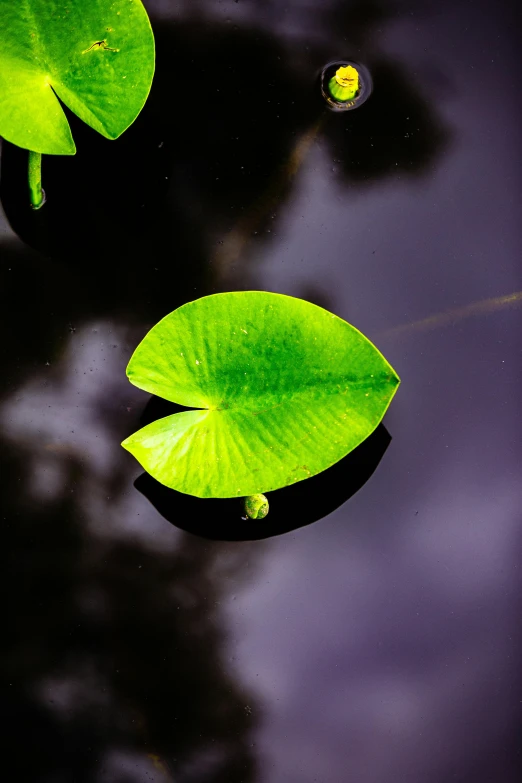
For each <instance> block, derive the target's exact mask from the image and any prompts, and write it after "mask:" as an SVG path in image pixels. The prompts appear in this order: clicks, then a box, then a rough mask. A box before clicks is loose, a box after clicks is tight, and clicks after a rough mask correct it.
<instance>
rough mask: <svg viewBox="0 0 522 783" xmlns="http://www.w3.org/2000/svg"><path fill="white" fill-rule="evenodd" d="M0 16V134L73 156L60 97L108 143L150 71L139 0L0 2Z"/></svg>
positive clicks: (127, 121) (133, 112) (132, 113)
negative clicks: (0, 24)
mask: <svg viewBox="0 0 522 783" xmlns="http://www.w3.org/2000/svg"><path fill="white" fill-rule="evenodd" d="M0 17H1V19H2V42H1V47H0V136H3V137H4V138H5V139H7V140H8V141H11V142H12V143H13V144H17V145H18V146H19V147H24V148H26V149H29V150H33V151H35V152H40V153H46V154H55V155H73V154H74V153H75V151H76V149H75V145H74V141H73V138H72V135H71V130H70V127H69V123H68V122H67V119H66V117H65V114H64V112H63V110H62V107H61V106H60V100H61V101H63V103H64V104H65V105H66V106H68V108H69V109H71V110H72V111H73V112H74V113H75V114H77V115H78V116H79V117H80V118H81V119H82V120H83V121H84V122H86V123H87V124H88V125H90V126H91V127H92V128H94V129H95V130H97V131H99V133H101V134H102V135H103V136H106V137H107V138H109V139H115V138H117V137H118V136H119V135H120V134H121V133H123V131H124V130H125V129H126V128H128V126H129V125H131V123H132V122H133V121H134V120H135V118H136V117H137V115H138V114H139V112H140V111H141V109H142V107H143V104H144V103H145V100H146V99H147V96H148V94H149V90H150V85H151V82H152V76H153V73H154V38H153V35H152V30H151V27H150V23H149V19H148V16H147V13H146V11H145V8H144V7H143V5H142V3H141V2H140V0H88V1H87V0H0ZM58 99H60V100H58Z"/></svg>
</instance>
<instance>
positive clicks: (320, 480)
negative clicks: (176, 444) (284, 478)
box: [134, 403, 391, 541]
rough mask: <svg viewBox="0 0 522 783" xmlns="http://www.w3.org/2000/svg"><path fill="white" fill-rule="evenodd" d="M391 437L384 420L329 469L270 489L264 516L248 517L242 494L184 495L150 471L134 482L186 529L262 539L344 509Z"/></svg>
mask: <svg viewBox="0 0 522 783" xmlns="http://www.w3.org/2000/svg"><path fill="white" fill-rule="evenodd" d="M168 405H170V403H166V404H164V405H163V406H158V407H157V408H156V410H157V411H159V410H163V415H165V416H167V415H169V414H170V413H174V412H176V411H175V410H172V409H170V410H168V409H167V406H168ZM154 407H155V406H154ZM177 407H178V406H176V408H177ZM147 418H148V417H147ZM150 420H151V421H153V420H154V419H153V418H151V419H150ZM390 441H391V436H390V435H389V433H388V431H387V430H386V428H385V427H384V425H382V424H380V425H379V426H378V427H377V429H376V430H375V431H374V432H373V433H372V434H371V435H370V437H369V438H367V439H366V440H365V441H364V443H361V445H360V446H358V447H357V448H356V449H355V450H354V451H352V452H351V453H350V454H348V455H347V456H346V457H344V459H342V460H340V461H339V462H337V463H336V464H335V465H333V466H332V467H331V468H329V469H328V470H325V471H323V472H322V473H319V474H318V475H317V476H313V477H312V478H309V479H306V480H305V481H299V482H298V483H297V484H293V485H292V486H290V487H284V488H283V489H278V490H275V491H274V492H270V493H269V496H268V499H269V502H270V513H269V515H268V517H266V518H265V519H263V520H251V519H245V518H244V511H243V501H242V500H241V499H238V498H230V499H228V498H227V499H214V498H209V499H207V498H205V499H201V498H196V497H193V496H191V495H184V494H183V493H181V492H176V491H175V490H172V489H169V488H168V487H165V486H163V484H160V483H159V482H158V481H156V479H154V478H152V476H150V475H149V474H148V473H142V474H141V475H140V476H139V477H138V478H137V479H136V481H135V482H134V486H135V487H136V489H137V490H138V491H139V492H141V493H142V494H143V495H145V497H146V498H147V500H149V501H150V502H151V503H152V505H153V506H154V507H155V508H156V510H157V511H158V512H159V513H160V514H161V515H162V516H163V517H165V519H167V520H168V521H169V522H170V523H171V524H173V525H175V526H176V527H179V528H181V530H186V531H187V532H189V533H194V534H196V535H199V536H203V537H204V538H210V539H212V540H214V541H257V540H260V539H264V538H271V537H273V536H279V535H282V534H283V533H288V532H290V531H291V530H297V529H298V528H300V527H304V526H305V525H310V524H311V523H313V522H317V521H318V520H320V519H322V518H323V517H325V516H327V515H328V514H331V513H332V511H335V509H336V508H339V506H341V505H342V504H343V503H345V502H346V501H347V500H348V499H349V498H351V497H352V495H355V493H356V492H358V491H359V489H361V487H362V486H364V484H366V482H367V481H368V479H369V478H370V477H371V476H372V474H373V473H374V471H375V470H376V468H377V466H378V464H379V462H380V461H381V459H382V457H383V456H384V453H385V451H386V449H387V448H388V445H389V443H390Z"/></svg>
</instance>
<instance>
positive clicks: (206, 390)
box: [122, 291, 399, 497]
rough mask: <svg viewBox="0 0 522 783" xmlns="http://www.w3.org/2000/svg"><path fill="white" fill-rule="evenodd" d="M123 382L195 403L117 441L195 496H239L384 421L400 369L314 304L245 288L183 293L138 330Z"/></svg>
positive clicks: (330, 459) (312, 471)
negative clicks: (185, 299)
mask: <svg viewBox="0 0 522 783" xmlns="http://www.w3.org/2000/svg"><path fill="white" fill-rule="evenodd" d="M127 375H128V378H129V380H130V381H131V383H133V384H134V385H135V386H138V387H139V388H141V389H144V390H145V391H148V392H150V393H151V394H156V395H158V396H159V397H163V398H164V399H166V400H170V401H172V402H176V403H179V404H181V405H184V406H187V407H192V408H199V409H200V410H190V411H185V412H183V413H177V414H174V415H172V416H168V417H166V418H163V419H160V420H159V421H155V422H153V423H152V424H149V425H148V426H146V427H144V428H143V429H141V430H140V431H139V432H137V433H135V434H134V435H131V436H130V437H129V438H127V439H126V440H125V441H124V442H123V444H122V445H123V446H124V447H125V448H126V449H128V451H130V452H131V453H132V454H134V456H135V457H136V459H137V460H138V461H139V462H140V463H141V465H142V466H143V467H144V468H145V470H147V471H148V472H149V473H150V474H151V475H152V476H153V477H154V478H156V479H157V480H158V481H160V482H161V483H162V484H165V485H166V486H168V487H171V488H173V489H176V490H178V491H180V492H185V493H187V494H191V495H196V496H198V497H234V496H237V497H244V496H249V495H256V494H258V493H262V492H268V491H269V490H273V489H277V488H280V487H284V486H287V485H289V484H293V483H295V482H297V481H301V480H303V479H306V478H308V477H310V476H314V475H316V474H317V473H320V472H321V471H323V470H325V469H326V468H328V467H330V466H331V465H333V464H334V463H335V462H337V461H338V460H340V459H341V458H342V457H344V456H345V455H346V454H348V453H349V452H350V451H352V449H354V448H355V447H356V446H358V445H359V444H360V443H361V442H362V441H363V440H365V439H366V438H367V437H368V435H370V434H371V432H373V430H374V429H375V428H376V427H377V425H378V424H379V422H380V421H381V420H382V418H383V416H384V414H385V412H386V409H387V408H388V406H389V404H390V402H391V399H392V397H393V395H394V394H395V391H396V390H397V386H398V384H399V378H398V376H397V375H396V373H395V372H394V370H393V369H392V367H391V366H390V365H389V364H388V362H387V361H386V359H385V358H384V357H383V356H382V354H381V353H380V352H379V351H378V350H377V348H375V346H374V345H372V343H371V342H370V341H369V340H368V339H367V338H366V337H364V336H363V335H362V334H361V333H360V332H359V331H358V330H357V329H355V328H354V327H353V326H351V325H350V324H348V323H346V321H343V320H342V319H341V318H338V317H337V316H335V315H333V314H332V313H329V312H328V311H326V310H323V309H322V308H321V307H317V306H316V305H313V304H310V303H309V302H305V301H303V300H301V299H294V298H292V297H289V296H283V295H281V294H272V293H265V292H261V291H244V292H236V293H227V294H215V295H213V296H208V297H204V298H202V299H198V300H197V301H195V302H190V303H188V304H186V305H183V306H182V307H180V308H178V309H177V310H175V311H174V312H173V313H170V315H167V316H166V317H165V318H164V319H163V320H162V321H160V322H159V324H157V325H156V326H155V327H154V328H153V329H152V330H151V331H150V332H149V333H148V334H147V335H146V337H145V338H144V339H143V341H142V342H141V343H140V345H139V346H138V347H137V349H136V351H135V352H134V354H133V356H132V358H131V360H130V362H129V365H128V367H127Z"/></svg>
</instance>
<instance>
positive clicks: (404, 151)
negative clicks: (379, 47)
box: [325, 60, 449, 186]
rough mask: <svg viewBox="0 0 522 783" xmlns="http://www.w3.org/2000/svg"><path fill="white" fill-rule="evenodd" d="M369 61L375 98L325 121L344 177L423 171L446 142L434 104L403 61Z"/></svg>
mask: <svg viewBox="0 0 522 783" xmlns="http://www.w3.org/2000/svg"><path fill="white" fill-rule="evenodd" d="M367 65H368V67H369V68H370V70H371V73H372V78H373V94H372V96H371V98H370V99H369V100H368V101H367V102H366V103H365V104H364V106H362V107H361V109H360V110H359V109H358V110H356V111H352V112H347V114H341V115H336V117H335V121H333V122H329V123H328V124H327V125H326V126H325V136H326V138H327V139H328V142H329V145H330V149H331V153H332V155H333V156H334V158H335V160H336V163H337V165H338V170H339V172H340V174H341V176H342V178H343V179H344V180H345V182H346V183H347V184H349V185H352V186H353V185H357V186H360V185H362V184H364V183H367V184H371V183H372V182H373V181H374V180H375V179H379V180H380V179H383V178H385V177H387V176H390V175H394V176H396V175H397V174H409V175H421V174H423V172H424V171H425V170H426V167H428V166H429V164H430V162H431V161H432V160H433V158H434V155H435V153H436V152H440V151H441V150H442V149H443V148H444V146H445V145H446V143H447V141H448V139H449V135H448V131H447V130H446V128H445V127H444V126H443V125H442V123H441V122H440V120H438V118H437V116H436V113H435V111H434V109H433V107H432V106H431V105H430V104H429V103H426V102H424V101H423V100H421V99H420V98H419V95H418V93H417V90H416V88H415V84H414V81H413V79H412V77H411V75H410V74H408V73H407V71H406V70H405V69H404V68H403V67H402V66H399V65H398V64H395V63H389V62H386V61H384V60H370V61H369V62H367ZM348 115H349V116H348ZM348 151H349V154H347V153H348Z"/></svg>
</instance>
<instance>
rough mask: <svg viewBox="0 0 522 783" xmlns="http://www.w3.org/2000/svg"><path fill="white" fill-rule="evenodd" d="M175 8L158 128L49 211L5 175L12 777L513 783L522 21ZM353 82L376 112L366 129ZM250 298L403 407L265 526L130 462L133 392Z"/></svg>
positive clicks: (138, 130)
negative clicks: (285, 315) (185, 311)
mask: <svg viewBox="0 0 522 783" xmlns="http://www.w3.org/2000/svg"><path fill="white" fill-rule="evenodd" d="M145 4H146V6H147V9H148V11H149V13H150V16H151V20H152V23H153V27H154V31H155V35H156V40H157V47H158V61H157V73H156V77H155V82H154V85H153V89H152V93H151V96H150V100H149V102H148V103H147V105H146V107H145V109H144V111H143V112H142V114H141V115H140V117H139V118H138V120H137V121H136V123H135V124H134V125H133V126H132V128H130V129H129V130H128V131H127V132H126V133H125V134H124V136H122V137H121V139H120V140H118V141H117V142H108V141H106V140H104V139H102V138H101V137H99V136H97V135H96V134H95V133H94V132H93V131H91V130H90V129H88V128H86V127H85V126H83V127H82V125H81V124H80V123H79V122H77V121H75V119H74V118H72V119H71V124H72V127H73V134H74V136H75V139H76V143H77V147H78V154H77V156H76V157H74V158H47V159H44V165H43V178H44V187H45V189H46V192H47V197H48V201H47V204H46V205H45V207H44V208H43V209H42V210H41V211H40V212H37V213H32V212H31V211H30V210H28V208H27V204H26V201H27V196H26V192H25V187H26V186H25V166H26V157H25V155H26V154H25V153H24V152H22V151H19V150H17V149H16V148H14V147H12V146H10V145H8V144H4V145H3V150H2V171H1V175H2V176H1V185H0V187H1V198H2V205H3V210H4V213H3V217H2V222H1V224H0V269H1V275H2V286H1V296H2V309H1V314H2V319H3V334H4V345H3V372H2V378H1V399H0V436H1V443H2V448H1V456H0V459H1V464H2V471H1V479H0V481H1V484H2V486H1V493H2V521H3V530H4V540H3V548H2V549H3V558H2V559H3V567H2V569H1V575H2V577H1V578H2V582H3V593H4V596H5V597H6V602H7V605H8V608H7V611H6V612H5V614H4V643H3V652H2V692H3V698H2V711H3V713H4V721H3V725H4V737H5V739H6V748H7V750H8V752H7V753H4V759H3V766H4V778H5V779H6V780H19V781H28V783H29V781H30V782H31V783H33V781H35V782H36V781H38V783H142V781H157V782H158V783H160V782H161V783H167V782H168V781H171V782H172V783H174V782H175V783H315V781H317V782H318V783H346V781H357V783H376V782H379V783H380V781H383V782H384V781H386V783H388V782H389V781H401V783H419V781H423V783H429V782H431V781H433V783H440V782H441V781H450V780H451V781H453V780H454V781H460V783H468V781H469V783H482V781H483V782H484V783H490V782H491V781H495V783H511V782H512V781H513V783H514V781H518V780H519V779H520V778H519V775H520V771H521V770H520V766H521V763H520V761H521V760H520V745H521V728H520V727H521V722H520V718H521V712H522V710H521V707H522V702H521V699H522V696H521V692H522V691H521V687H520V686H521V683H520V679H521V678H520V670H521V667H520V659H521V648H522V645H521V628H520V620H521V609H522V569H521V567H520V555H521V543H522V529H521V516H522V511H521V509H522V482H521V481H520V469H521V461H522V442H521V437H520V436H521V417H520V410H521V402H520V388H521V380H522V378H521V376H522V372H521V366H522V365H521V359H522V355H521V353H522V265H521V261H520V259H521V258H522V253H521V250H522V247H521V245H522V232H521V229H520V205H521V185H522V173H521V171H522V168H521V155H520V133H519V131H520V128H519V120H520V110H521V108H522V97H521V96H522V69H521V68H520V54H519V40H520V39H519V35H520V9H519V8H518V6H517V4H516V3H514V2H513V3H509V2H508V1H507V0H506V2H504V3H501V4H498V5H495V6H494V7H493V6H492V4H491V3H489V2H486V1H485V0H454V1H453V2H448V1H447V0H446V1H444V0H442V1H441V0H439V2H434V0H425V1H423V2H419V0H417V1H416V2H413V0H410V1H409V0H405V2H391V0H390V2H387V1H386V2H385V1H384V0H380V1H377V0H376V1H375V2H371V1H370V2H361V1H359V2H351V0H344V1H342V2H341V1H340V0H287V1H286V2H285V1H284V0H278V1H276V0H264V1H263V0H237V1H236V2H234V0H222V1H221V2H219V1H217V0H216V1H214V2H211V1H210V0H199V1H198V2H196V1H195V0H190V1H189V0H184V1H183V2H181V0H179V1H178V2H176V3H173V2H171V1H170V0H149V2H146V3H145ZM343 58H346V59H348V60H354V61H356V62H361V63H364V64H365V65H366V66H367V67H368V68H369V69H370V72H371V74H372V79H373V85H374V91H373V94H372V96H371V98H370V99H369V100H368V101H367V102H366V103H365V104H364V105H363V106H361V107H360V108H359V109H357V110H355V111H349V112H346V113H342V114H334V113H332V112H329V111H328V110H327V109H326V108H325V105H324V103H322V101H321V96H320V90H319V86H318V81H317V79H318V74H319V73H320V71H321V68H322V67H323V66H324V65H325V64H326V63H327V62H329V61H331V60H337V59H343ZM250 288H254V289H264V290H269V291H277V292H281V293H285V294H291V295H294V296H299V297H303V298H305V299H308V300H310V301H313V302H315V303H317V304H321V305H323V306H325V307H327V308H328V309H330V310H331V311H333V312H335V313H337V314H338V315H339V316H341V317H343V318H345V319H346V320H348V321H349V322H350V323H353V324H354V325H356V326H357V327H358V328H359V329H360V330H361V331H362V332H363V333H364V334H366V335H367V336H368V337H369V338H370V339H372V340H373V341H374V342H375V343H376V345H377V346H378V347H379V348H380V349H381V350H382V351H383V353H384V354H385V356H386V357H387V359H389V361H390V362H391V364H392V365H393V366H394V368H395V369H396V370H397V372H398V374H399V375H400V376H401V378H402V385H401V387H400V389H399V392H398V394H397V395H396V397H395V399H394V402H393V404H392V406H391V408H390V411H389V413H388V414H387V416H386V419H385V422H384V424H385V427H382V428H379V430H378V431H377V432H376V433H375V435H374V436H372V439H370V442H369V443H367V444H366V445H365V446H364V447H361V450H358V452H356V453H355V454H354V455H352V456H351V457H349V458H347V460H346V461H343V462H341V463H339V465H338V466H336V468H334V469H332V471H328V472H327V473H325V474H323V476H321V477H317V479H311V480H309V482H306V481H305V482H303V483H302V484H301V485H297V486H296V487H295V488H292V491H286V490H281V491H279V492H277V493H272V494H271V496H270V503H271V510H270V516H269V517H268V518H267V520H265V522H256V523H247V522H243V521H241V518H240V511H239V512H238V507H237V505H234V504H233V503H232V502H231V503H230V504H229V503H228V502H227V501H223V502H220V501H197V500H192V499H190V498H183V497H179V496H178V497H175V496H174V493H172V494H170V493H168V496H165V493H164V492H161V491H159V490H158V487H156V486H154V484H153V482H150V481H148V480H147V478H146V477H144V476H143V475H142V470H141V469H140V467H139V465H138V464H137V463H136V462H135V461H134V460H133V458H132V457H131V456H130V455H129V454H128V453H126V452H125V451H124V450H123V449H122V448H121V447H120V445H119V443H120V441H121V440H123V439H124V438H125V437H126V436H128V435H129V434H130V433H131V432H133V431H135V430H136V429H137V428H138V427H139V426H140V423H142V422H143V421H144V420H151V419H152V418H157V417H158V416H159V415H163V411H164V406H163V407H162V403H160V402H158V401H155V400H153V401H152V402H151V401H150V400H149V397H148V396H147V395H146V394H144V393H143V392H141V391H139V390H138V389H136V388H134V387H132V386H131V385H130V384H129V383H128V382H127V380H126V377H125V366H126V364H127V361H128V359H129V357H130V354H131V352H132V350H133V348H134V347H135V346H136V344H137V343H138V342H139V340H140V339H141V338H142V336H143V335H144V334H145V333H146V331H147V330H148V329H149V328H150V327H151V326H152V325H153V324H154V323H155V322H157V321H158V320H159V319H160V318H161V317H162V316H163V315H165V314H166V313H167V312H170V311H171V310H173V309H175V307H177V306H178V305H180V304H182V303H183V302H186V301H189V300H191V299H195V298H197V297H199V296H202V295H205V294H208V293H212V292H216V291H225V290H241V289H250ZM313 482H315V483H313ZM250 524H251V525H253V527H248V526H249V525H250ZM263 525H265V527H263ZM241 539H245V540H241ZM248 539H250V540H248Z"/></svg>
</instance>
